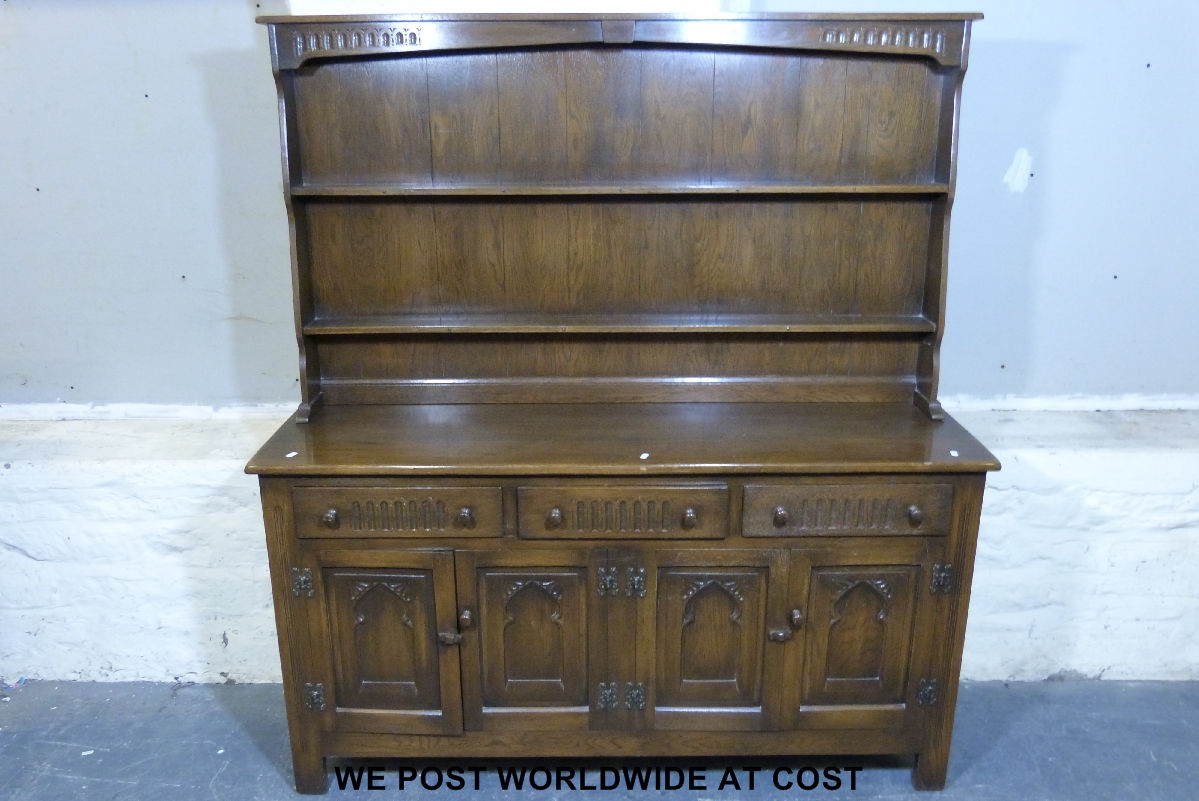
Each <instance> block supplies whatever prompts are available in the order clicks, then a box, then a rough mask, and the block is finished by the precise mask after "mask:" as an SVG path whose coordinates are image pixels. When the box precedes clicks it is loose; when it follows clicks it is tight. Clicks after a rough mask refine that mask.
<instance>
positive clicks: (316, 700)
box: [304, 682, 325, 712]
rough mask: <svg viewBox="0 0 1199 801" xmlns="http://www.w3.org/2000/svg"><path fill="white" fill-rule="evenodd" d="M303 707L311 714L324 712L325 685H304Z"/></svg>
mask: <svg viewBox="0 0 1199 801" xmlns="http://www.w3.org/2000/svg"><path fill="white" fill-rule="evenodd" d="M304 706H306V707H308V708H309V709H311V710H312V711H313V712H324V711H325V685H324V684H321V683H319V682H318V683H316V684H305V685H304Z"/></svg>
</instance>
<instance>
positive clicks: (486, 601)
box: [457, 549, 598, 730]
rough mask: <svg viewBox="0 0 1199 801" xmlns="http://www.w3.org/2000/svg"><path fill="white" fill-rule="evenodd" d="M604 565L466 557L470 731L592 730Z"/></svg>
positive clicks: (563, 556)
mask: <svg viewBox="0 0 1199 801" xmlns="http://www.w3.org/2000/svg"><path fill="white" fill-rule="evenodd" d="M597 565H598V561H597V556H596V555H595V554H594V553H592V552H590V551H587V550H585V549H578V550H576V549H562V550H545V551H536V552H525V553H521V554H513V553H511V552H506V551H483V552H471V551H459V552H458V554H457V569H458V585H459V605H460V606H461V608H462V609H466V610H469V611H470V618H471V622H470V624H469V625H467V626H463V627H462V636H463V642H462V647H463V654H462V664H463V699H464V705H465V710H464V712H465V716H466V726H467V728H471V729H489V730H490V729H495V730H506V729H521V730H528V729H538V728H566V729H570V728H587V726H588V713H589V708H588V707H589V702H590V700H591V699H590V694H589V692H588V690H589V686H590V685H592V684H594V682H592V681H590V680H589V670H590V669H591V664H590V663H591V661H592V659H591V654H592V653H593V652H594V651H595V648H594V646H593V644H592V642H591V640H592V639H593V638H594V634H595V632H593V631H592V629H593V628H594V626H593V625H592V620H591V617H592V616H593V615H594V614H596V612H595V610H594V609H593V607H594V605H595V601H596V599H595V598H592V596H593V595H594V594H595V592H596V588H595V580H594V577H595V576H596V575H597V574H596V570H595V568H596V566H597Z"/></svg>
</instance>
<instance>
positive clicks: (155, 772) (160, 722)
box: [0, 681, 1199, 801]
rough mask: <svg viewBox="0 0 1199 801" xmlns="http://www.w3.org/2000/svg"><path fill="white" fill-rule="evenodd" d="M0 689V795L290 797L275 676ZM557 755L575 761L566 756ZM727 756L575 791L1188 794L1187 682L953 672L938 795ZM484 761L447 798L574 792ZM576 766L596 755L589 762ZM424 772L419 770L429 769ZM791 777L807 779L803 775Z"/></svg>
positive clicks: (683, 795)
mask: <svg viewBox="0 0 1199 801" xmlns="http://www.w3.org/2000/svg"><path fill="white" fill-rule="evenodd" d="M0 695H4V696H8V699H9V700H7V701H3V702H0V798H3V799H13V800H14V801H15V799H38V801H57V799H167V798H169V799H172V800H173V801H174V800H175V799H180V800H181V799H238V800H239V801H241V800H243V799H246V800H248V799H279V798H295V797H296V795H295V793H294V791H293V789H292V786H291V758H290V754H289V750H288V744H287V728H286V725H285V721H284V714H283V693H282V690H281V688H280V686H279V685H272V684H258V685H233V686H224V685H192V686H173V685H170V684H154V683H121V684H115V683H114V684H97V683H72V682H58V683H55V682H31V683H29V684H26V685H25V686H24V687H22V688H20V689H14V690H6V691H3V693H0ZM605 762H608V761H605ZM341 764H346V765H349V766H352V767H358V766H364V765H366V764H367V763H365V762H351V763H341ZM370 764H385V765H386V771H385V772H384V774H383V784H384V785H385V787H386V790H387V791H388V793H397V792H399V787H398V772H399V770H400V769H401V768H403V767H412V765H409V764H407V763H402V762H387V763H382V762H381V761H380V760H371V762H370ZM469 764H477V763H476V762H474V761H470V762H469ZM525 764H526V765H528V764H530V763H525ZM560 764H563V765H571V766H577V765H578V762H577V761H569V762H568V761H563V762H561V763H560ZM648 764H653V763H648ZM658 764H660V765H662V766H663V767H664V766H666V765H669V764H675V763H671V762H669V761H663V762H661V763H658ZM685 764H694V762H691V763H685ZM734 764H735V765H736V766H737V767H738V771H737V772H738V775H739V776H740V778H741V782H742V788H743V791H742V792H741V793H737V792H735V791H733V790H731V789H729V788H726V789H725V790H718V789H717V785H718V784H719V782H720V778H721V776H722V774H723V772H724V768H725V767H726V763H725V762H724V761H721V760H709V761H708V762H707V764H706V765H705V767H706V775H707V787H708V789H707V790H706V791H700V790H686V789H683V790H678V791H674V792H665V791H654V790H652V789H650V790H648V791H633V792H629V791H626V790H623V789H621V790H614V791H609V792H602V791H596V792H595V793H588V794H589V795H602V796H603V797H604V798H607V799H613V798H623V797H639V798H646V797H651V796H653V797H657V796H669V797H670V798H675V799H679V801H708V799H727V798H733V797H738V796H748V797H755V798H758V799H761V800H762V801H767V799H770V801H773V800H774V799H782V798H793V797H795V796H803V797H809V796H810V797H821V798H829V799H834V798H854V799H867V798H885V799H896V798H913V797H920V798H923V799H930V798H936V799H945V801H950V799H972V800H973V801H992V800H993V799H995V800H997V799H1020V801H1036V800H1037V799H1047V800H1048V799H1052V800H1053V801H1068V800H1069V799H1087V800H1088V801H1100V800H1101V799H1120V801H1124V800H1125V799H1130V798H1136V799H1162V801H1166V800H1167V799H1171V800H1172V799H1178V800H1179V801H1183V800H1184V799H1185V800H1186V801H1193V799H1196V798H1199V682H1186V683H1184V682H1173V683H1165V682H1114V681H1112V682H1107V681H1104V682H1039V683H1012V684H1010V685H1009V684H1005V683H1003V682H985V683H968V684H965V685H964V686H963V688H962V692H961V695H960V702H959V706H958V720H957V730H956V733H955V742H954V748H953V757H952V760H951V762H950V769H949V785H948V788H947V789H946V790H945V791H944V792H943V793H941V794H932V795H930V794H925V793H921V794H917V793H915V792H914V791H913V790H912V789H911V785H910V783H909V778H908V770H907V768H906V767H904V766H903V765H901V764H899V763H897V762H887V761H881V762H880V761H878V760H873V761H871V760H863V759H860V758H851V759H847V760H836V759H834V760H825V761H823V762H819V763H815V762H814V760H805V759H788V760H773V759H762V760H757V761H751V762H741V763H734ZM806 764H820V765H838V764H844V765H858V764H860V765H865V766H866V769H865V770H863V771H862V772H861V773H859V774H858V776H857V789H856V790H849V789H848V786H847V785H848V773H846V774H843V777H844V780H845V785H846V786H843V788H842V789H841V790H839V791H829V790H825V789H823V788H820V789H816V790H813V791H811V792H810V793H809V792H803V791H802V790H799V789H797V788H794V787H793V788H791V789H789V790H786V791H780V790H777V789H775V788H774V786H773V783H772V781H771V776H772V775H773V771H774V769H775V768H776V767H779V766H780V765H783V766H790V767H792V768H799V767H801V766H803V765H806ZM746 765H758V766H760V767H762V768H763V770H762V771H760V772H759V773H758V774H757V781H756V789H755V790H754V791H752V792H751V791H749V790H748V787H747V784H746V783H745V776H746V772H745V771H744V770H742V769H741V768H742V767H744V766H746ZM416 767H417V768H418V769H419V768H423V767H424V765H423V764H421V765H416ZM442 767H443V768H444V767H447V765H442ZM494 767H495V765H494V764H492V765H491V768H492V769H490V770H489V771H488V772H487V773H484V774H483V776H482V784H481V787H482V793H475V792H471V788H472V784H473V779H472V777H471V774H470V773H465V778H466V788H467V791H466V792H464V793H462V796H466V797H473V796H477V795H483V796H485V797H489V798H494V799H518V798H526V797H531V798H533V799H536V798H539V797H540V798H545V799H550V798H555V799H557V798H560V797H562V798H569V797H572V796H579V795H582V794H583V793H582V792H581V791H580V792H573V793H572V792H570V791H568V790H565V789H564V790H563V791H562V792H556V791H555V790H553V789H550V790H546V791H540V792H539V791H531V790H529V789H528V788H527V787H526V789H525V790H523V791H516V790H512V789H510V790H507V791H504V790H501V789H500V787H499V783H498V779H497V777H496V773H495V770H494ZM592 767H593V768H595V769H598V763H596V764H594V765H592ZM593 773H594V771H591V772H589V776H592V775H593ZM433 776H434V774H432V773H430V774H429V777H428V778H429V781H430V783H432V781H433ZM806 777H807V778H806V781H807V783H809V784H810V783H811V774H806ZM539 778H540V777H539ZM591 780H592V781H594V779H593V778H592V779H591ZM539 783H540V782H539ZM404 794H405V795H406V796H408V797H414V796H415V797H419V798H427V799H432V798H434V797H442V798H446V797H449V798H454V797H462V796H459V795H458V794H457V793H454V792H449V791H447V790H446V789H445V788H442V789H441V790H439V791H436V792H428V791H425V790H422V789H421V788H420V786H419V784H417V783H412V784H409V786H408V788H407V789H406V790H405V791H404ZM348 795H354V796H359V795H362V796H366V797H368V798H380V797H386V796H384V795H381V794H379V793H371V792H368V791H367V790H366V789H365V781H364V783H363V789H362V790H360V791H359V792H353V791H352V790H346V791H344V792H343V791H339V790H338V789H337V786H336V783H333V785H332V787H331V790H330V797H332V798H340V797H344V796H348Z"/></svg>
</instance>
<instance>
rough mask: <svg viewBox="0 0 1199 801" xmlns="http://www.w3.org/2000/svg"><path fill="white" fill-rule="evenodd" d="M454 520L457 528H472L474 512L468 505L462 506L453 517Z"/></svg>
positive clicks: (473, 525)
mask: <svg viewBox="0 0 1199 801" xmlns="http://www.w3.org/2000/svg"><path fill="white" fill-rule="evenodd" d="M454 522H456V523H457V524H458V527H459V528H474V527H475V513H474V512H472V511H471V509H470V507H469V506H463V507H462V508H461V509H459V510H458V516H457V517H456V518H455V520H454Z"/></svg>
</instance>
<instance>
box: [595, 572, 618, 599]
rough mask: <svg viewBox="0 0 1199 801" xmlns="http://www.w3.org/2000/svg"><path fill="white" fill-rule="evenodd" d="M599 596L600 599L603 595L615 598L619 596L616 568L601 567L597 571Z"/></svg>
mask: <svg viewBox="0 0 1199 801" xmlns="http://www.w3.org/2000/svg"><path fill="white" fill-rule="evenodd" d="M599 594H600V596H601V597H602V596H605V595H611V596H613V597H615V596H617V595H619V594H620V580H619V579H617V577H616V568H614V567H601V568H600V569H599Z"/></svg>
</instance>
